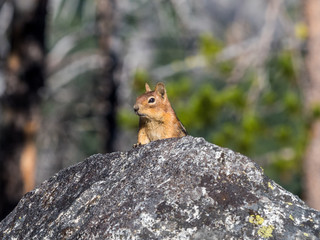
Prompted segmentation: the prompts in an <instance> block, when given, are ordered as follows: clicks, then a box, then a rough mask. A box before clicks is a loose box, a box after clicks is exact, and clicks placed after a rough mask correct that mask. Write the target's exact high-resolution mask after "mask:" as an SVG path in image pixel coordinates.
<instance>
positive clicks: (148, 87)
mask: <svg viewBox="0 0 320 240" xmlns="http://www.w3.org/2000/svg"><path fill="white" fill-rule="evenodd" d="M145 88H146V92H151V88H150V86H149V85H148V83H146V84H145Z"/></svg>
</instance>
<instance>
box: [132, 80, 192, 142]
mask: <svg viewBox="0 0 320 240" xmlns="http://www.w3.org/2000/svg"><path fill="white" fill-rule="evenodd" d="M145 87H146V92H145V93H144V94H142V95H141V96H139V97H138V98H137V100H136V104H135V105H134V106H133V108H134V110H135V112H136V114H137V115H138V116H139V117H140V119H139V133H138V143H137V145H140V144H147V143H149V142H151V141H155V140H159V139H164V138H178V137H183V136H186V135H187V132H186V129H185V128H184V126H183V125H182V123H181V122H180V121H179V119H178V118H177V116H176V114H175V112H174V110H173V109H172V107H171V104H170V102H169V100H168V97H167V93H166V89H165V86H164V84H163V83H158V84H157V86H156V88H155V90H154V91H151V89H150V87H149V85H148V84H147V83H146V86H145ZM150 98H154V100H155V101H154V102H153V103H149V102H148V101H149V99H150Z"/></svg>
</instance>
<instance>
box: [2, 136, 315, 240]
mask: <svg viewBox="0 0 320 240" xmlns="http://www.w3.org/2000/svg"><path fill="white" fill-rule="evenodd" d="M319 225H320V213H319V212H317V211H315V210H313V209H311V208H309V207H307V206H306V205H305V203H304V202H302V201H301V200H300V199H299V198H298V197H296V196H294V195H292V194H291V193H289V192H287V191H286V190H284V189H283V188H282V187H280V186H279V185H277V184H276V183H275V182H273V181H272V180H270V179H269V178H267V177H266V176H265V175H264V174H263V170H262V169H261V168H260V167H259V166H257V165H256V164H255V163H254V162H252V161H251V160H250V159H248V158H247V157H245V156H243V155H241V154H239V153H235V152H233V151H231V150H229V149H224V148H220V147H218V146H216V145H213V144H210V143H208V142H206V141H205V140H204V139H202V138H193V137H191V136H188V137H184V138H181V139H167V140H161V141H156V142H152V143H150V144H148V145H145V146H142V147H140V148H137V149H132V150H130V151H129V152H115V153H111V154H105V155H102V154H97V155H94V156H92V157H90V158H88V159H86V160H85V161H83V162H81V163H79V164H77V165H75V166H72V167H69V168H67V169H65V170H62V171H60V172H59V173H58V174H56V175H55V176H53V177H52V178H50V179H49V180H48V181H46V182H44V183H43V184H41V186H39V187H38V188H36V189H35V190H33V191H32V192H29V193H28V194H26V195H25V196H24V197H23V199H22V200H21V201H20V203H19V204H18V206H17V207H16V208H15V209H14V211H13V212H12V213H11V214H10V215H9V216H7V218H6V219H4V220H3V221H2V222H1V223H0V232H1V234H0V239H268V238H269V239H290V240H291V239H318V238H320V229H319Z"/></svg>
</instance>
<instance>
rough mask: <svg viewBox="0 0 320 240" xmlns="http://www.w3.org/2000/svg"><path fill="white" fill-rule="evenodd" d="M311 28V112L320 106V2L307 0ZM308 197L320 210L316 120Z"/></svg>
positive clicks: (319, 134) (308, 165)
mask: <svg viewBox="0 0 320 240" xmlns="http://www.w3.org/2000/svg"><path fill="white" fill-rule="evenodd" d="M303 5H304V14H305V19H306V22H307V26H308V34H309V35H308V54H307V57H306V67H307V72H308V82H307V86H306V89H305V96H306V107H307V109H308V110H309V111H310V112H311V114H312V111H313V110H314V109H315V107H317V108H319V107H320V54H319V53H320V1H319V0H303ZM304 171H305V198H306V201H307V203H308V204H309V205H310V206H311V207H313V208H315V209H318V210H320V193H319V188H320V119H319V118H316V119H313V120H312V122H311V126H310V137H309V143H308V146H307V150H306V155H305V159H304Z"/></svg>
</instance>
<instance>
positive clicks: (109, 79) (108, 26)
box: [96, 0, 118, 152]
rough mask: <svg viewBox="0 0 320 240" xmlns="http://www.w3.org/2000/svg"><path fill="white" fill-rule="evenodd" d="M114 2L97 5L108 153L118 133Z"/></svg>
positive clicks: (101, 95)
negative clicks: (112, 38)
mask: <svg viewBox="0 0 320 240" xmlns="http://www.w3.org/2000/svg"><path fill="white" fill-rule="evenodd" d="M114 9H115V1H114V0H98V1H97V5H96V12H97V19H96V21H97V28H98V33H99V34H98V35H99V39H98V40H99V46H100V49H101V54H102V55H103V58H104V59H105V66H104V68H103V69H102V70H101V71H100V73H99V78H100V79H99V87H98V88H97V91H98V92H97V98H98V99H97V100H98V101H99V105H100V107H99V109H98V111H99V112H100V114H101V115H102V116H103V119H104V124H103V127H102V128H101V134H102V135H103V136H102V139H104V141H105V143H104V146H105V147H104V148H105V151H106V152H112V151H113V150H114V146H113V145H114V140H115V132H116V105H117V94H116V88H117V87H116V80H115V71H116V68H117V65H118V61H117V57H116V54H115V53H114V52H112V50H111V49H110V38H111V34H112V32H113V13H114Z"/></svg>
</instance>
